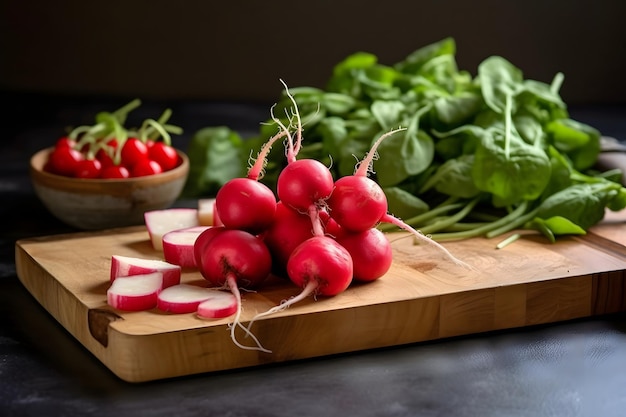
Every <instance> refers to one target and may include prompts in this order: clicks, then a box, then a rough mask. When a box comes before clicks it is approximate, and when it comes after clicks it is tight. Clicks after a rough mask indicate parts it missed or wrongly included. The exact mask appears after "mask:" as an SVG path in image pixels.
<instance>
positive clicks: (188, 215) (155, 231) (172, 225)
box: [144, 208, 199, 251]
mask: <svg viewBox="0 0 626 417" xmlns="http://www.w3.org/2000/svg"><path fill="white" fill-rule="evenodd" d="M144 221H145V223H146V227H147V229H148V234H149V236H150V240H151V241H152V247H153V248H154V249H156V250H158V251H162V250H163V235H164V234H166V233H167V232H171V231H172V230H177V229H183V228H186V227H194V226H199V224H198V209H193V208H169V209H163V210H152V211H147V212H146V213H145V214H144Z"/></svg>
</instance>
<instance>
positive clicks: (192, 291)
mask: <svg viewBox="0 0 626 417" xmlns="http://www.w3.org/2000/svg"><path fill="white" fill-rule="evenodd" d="M216 292H220V293H221V291H219V290H216V289H213V288H207V287H201V286H198V285H190V284H179V285H174V286H173V287H169V288H166V289H164V290H163V291H161V292H160V293H159V296H158V298H157V308H158V309H159V310H162V311H167V312H170V313H176V314H182V313H193V312H195V311H197V310H198V305H199V304H200V303H201V302H203V301H205V300H208V299H210V298H213V297H215V296H216V295H215V293H216Z"/></svg>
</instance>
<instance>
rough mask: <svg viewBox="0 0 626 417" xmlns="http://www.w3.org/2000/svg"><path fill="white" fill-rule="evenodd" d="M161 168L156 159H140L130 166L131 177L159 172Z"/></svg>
mask: <svg viewBox="0 0 626 417" xmlns="http://www.w3.org/2000/svg"><path fill="white" fill-rule="evenodd" d="M161 172H163V168H161V165H159V163H158V162H157V161H153V160H151V159H142V160H140V161H139V162H137V163H136V164H135V165H133V167H132V168H131V171H130V174H131V176H132V177H144V176H146V175H154V174H160V173H161Z"/></svg>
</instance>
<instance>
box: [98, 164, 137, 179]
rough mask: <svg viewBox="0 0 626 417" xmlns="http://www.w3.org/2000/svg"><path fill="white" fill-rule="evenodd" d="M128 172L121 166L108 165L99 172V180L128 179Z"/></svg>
mask: <svg viewBox="0 0 626 417" xmlns="http://www.w3.org/2000/svg"><path fill="white" fill-rule="evenodd" d="M129 177H130V172H129V171H128V168H126V167H125V166H122V165H110V166H108V167H104V168H102V171H101V172H100V178H105V179H112V178H129Z"/></svg>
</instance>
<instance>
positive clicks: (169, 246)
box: [162, 226, 209, 268]
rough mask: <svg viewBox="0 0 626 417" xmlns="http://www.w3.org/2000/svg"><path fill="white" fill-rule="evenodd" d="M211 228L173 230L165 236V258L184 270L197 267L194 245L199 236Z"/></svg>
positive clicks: (196, 227)
mask: <svg viewBox="0 0 626 417" xmlns="http://www.w3.org/2000/svg"><path fill="white" fill-rule="evenodd" d="M208 228H209V226H195V227H187V228H185V229H177V230H172V231H171V232H167V233H166V234H164V235H163V240H162V241H163V257H164V258H165V260H166V261H167V262H169V263H172V264H175V265H180V266H181V267H183V268H193V267H195V266H196V258H195V256H194V244H195V242H196V239H197V238H198V236H199V235H200V234H201V233H202V232H204V231H205V230H206V229H208Z"/></svg>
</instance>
